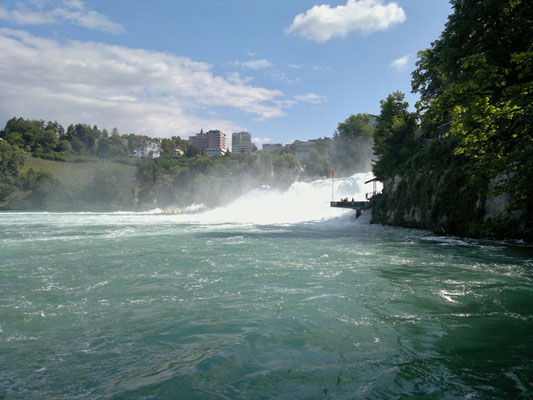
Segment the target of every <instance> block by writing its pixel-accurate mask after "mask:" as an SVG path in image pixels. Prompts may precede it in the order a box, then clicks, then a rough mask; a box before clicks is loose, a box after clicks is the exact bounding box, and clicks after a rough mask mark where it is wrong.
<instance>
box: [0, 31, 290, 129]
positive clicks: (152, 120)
mask: <svg viewBox="0 0 533 400" xmlns="http://www.w3.org/2000/svg"><path fill="white" fill-rule="evenodd" d="M0 48H2V62H0V93H2V96H0V119H3V120H7V119H8V118H11V117H13V116H20V117H24V118H37V119H41V118H42V119H46V120H48V119H52V120H56V119H57V120H58V121H59V122H61V123H63V124H69V123H73V122H74V123H76V122H85V123H89V124H91V125H93V124H97V125H98V126H100V127H113V126H117V127H118V128H119V130H120V131H121V132H135V133H139V134H141V133H142V134H149V135H153V136H163V137H165V136H172V135H181V136H182V137H184V136H188V135H189V134H191V133H194V132H197V131H198V130H199V129H200V128H201V127H203V128H204V129H215V128H216V129H222V130H223V131H225V132H231V131H233V130H235V129H239V124H238V123H235V122H232V121H229V120H225V119H223V118H217V117H216V116H218V115H220V114H218V113H216V112H217V111H220V110H223V109H225V108H227V107H230V108H233V109H237V110H240V111H242V112H244V113H247V114H250V115H252V116H254V117H255V118H256V119H259V120H266V119H269V118H274V117H279V116H283V115H285V109H286V108H287V107H289V106H291V105H292V104H293V103H289V102H288V100H287V98H286V97H285V96H284V94H283V93H282V92H281V91H279V90H271V89H266V88H262V87H255V86H252V85H250V84H249V80H246V79H241V78H240V77H239V75H238V74H232V75H231V76H229V77H222V76H217V75H214V74H213V72H212V70H211V66H210V65H209V64H207V63H203V62H197V61H194V60H191V59H189V58H185V57H178V56H174V55H171V54H167V53H162V52H156V51H149V50H142V49H132V48H127V47H121V46H111V45H107V44H104V43H92V42H79V41H70V42H67V43H60V42H58V41H55V40H52V39H45V38H41V37H36V36H33V35H31V34H29V33H27V32H25V31H19V30H11V29H5V28H0ZM291 101H292V100H291ZM211 112H215V113H216V114H215V117H212V118H208V117H203V116H200V115H212V114H210V113H211Z"/></svg>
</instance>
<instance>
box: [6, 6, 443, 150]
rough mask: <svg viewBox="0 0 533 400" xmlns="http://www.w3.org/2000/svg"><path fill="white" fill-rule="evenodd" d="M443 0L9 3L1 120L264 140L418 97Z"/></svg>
mask: <svg viewBox="0 0 533 400" xmlns="http://www.w3.org/2000/svg"><path fill="white" fill-rule="evenodd" d="M450 12H451V8H450V5H449V3H448V1H446V0H397V1H388V0H340V1H334V0H318V1H315V0H290V1H289V0H254V1H252V0H176V1H171V0H166V1H163V0H151V1H148V0H144V1H141V0H113V1H82V0H28V1H5V0H4V1H1V0H0V49H2V53H3V55H2V57H1V58H0V125H1V126H2V127H3V126H4V125H5V122H6V121H7V120H8V119H9V118H11V117H13V116H17V117H23V118H31V119H44V120H57V121H59V122H61V123H62V124H64V125H68V124H69V123H78V122H81V123H88V124H90V125H98V127H100V128H107V129H108V130H111V129H112V128H113V127H117V128H118V129H119V131H120V132H121V133H131V132H134V133H138V134H147V135H149V136H155V137H170V136H174V135H176V136H181V137H182V138H186V137H188V136H189V135H191V134H195V133H196V132H198V131H199V130H200V129H204V130H208V129H221V130H223V131H224V132H226V133H227V134H231V132H233V131H237V130H247V131H249V132H250V133H251V134H252V137H253V138H254V139H255V141H256V143H257V144H258V145H259V147H260V145H261V144H262V143H265V142H272V143H278V142H281V143H284V144H287V143H291V142H293V141H294V140H296V139H300V140H307V139H313V138H317V137H324V136H328V137H330V136H332V134H333V132H334V130H335V128H336V126H337V124H338V123H339V122H341V121H343V120H344V119H346V118H347V117H348V116H349V115H350V114H356V113H360V112H367V113H371V114H378V113H379V101H380V100H381V99H384V98H385V97H386V96H387V95H388V94H389V93H391V92H393V91H395V90H401V91H403V92H404V93H406V98H407V100H408V101H409V103H410V104H411V105H414V102H415V101H416V100H417V97H416V95H413V94H411V93H410V73H411V71H412V70H413V68H414V65H415V62H416V53H417V51H419V50H421V49H424V48H427V47H428V46H429V45H430V43H431V42H432V41H433V40H435V39H437V38H438V37H439V35H440V32H441V31H442V29H443V28H444V24H445V22H446V20H447V16H448V15H449V14H450Z"/></svg>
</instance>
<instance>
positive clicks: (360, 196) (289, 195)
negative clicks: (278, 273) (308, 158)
mask: <svg viewBox="0 0 533 400" xmlns="http://www.w3.org/2000/svg"><path fill="white" fill-rule="evenodd" d="M371 178H372V173H370V172H368V173H360V174H355V175H352V176H351V177H349V178H335V182H334V184H335V200H336V201H339V200H341V198H345V197H348V198H349V199H350V200H351V199H352V198H354V200H356V201H361V200H364V199H365V192H369V191H371V187H370V185H365V184H364V182H365V181H367V180H369V179H371ZM331 185H332V182H331V179H324V180H318V181H314V182H296V183H294V184H292V185H291V187H290V188H289V189H288V190H287V191H285V192H280V191H278V190H274V189H270V188H269V187H263V188H261V189H256V190H252V191H251V192H249V193H247V194H246V195H244V196H242V197H240V198H238V199H237V200H235V201H233V202H231V203H229V204H227V205H226V206H224V207H220V208H216V209H213V210H210V211H207V212H204V213H201V214H193V215H177V216H170V218H176V219H179V220H180V221H191V222H200V223H241V224H242V223H244V224H285V223H288V224H292V223H298V222H305V221H321V220H326V219H330V218H335V217H339V216H341V215H343V214H347V213H353V211H349V210H346V209H339V208H331V207H330V201H331ZM365 186H368V187H365Z"/></svg>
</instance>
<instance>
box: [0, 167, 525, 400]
mask: <svg viewBox="0 0 533 400" xmlns="http://www.w3.org/2000/svg"><path fill="white" fill-rule="evenodd" d="M367 178H369V176H368V175H358V176H354V177H352V178H351V179H349V180H346V181H343V182H341V181H338V182H337V183H336V186H337V187H336V194H335V196H336V197H339V198H340V197H341V196H349V197H352V196H355V197H356V199H361V198H362V197H364V194H363V192H364V188H363V184H362V183H363V181H364V180H365V179H367ZM330 198H331V183H330V182H329V181H319V182H314V183H311V184H305V183H298V184H295V185H294V186H293V187H291V189H290V190H289V191H288V192H286V193H283V194H282V193H277V192H274V191H271V190H269V189H267V188H263V189H261V190H257V191H255V192H253V193H250V194H249V195H247V196H245V197H244V198H242V199H240V200H238V201H236V202H235V203H233V204H230V205H228V206H227V207H224V208H221V209H218V210H213V211H209V212H207V213H204V214H198V215H182V216H163V215H153V214H150V213H146V214H141V213H137V214H128V213H115V214H83V213H77V214H47V213H13V214H7V213H4V214H0V398H5V399H11V398H13V399H43V398H53V399H94V398H116V399H167V398H168V399H189V398H198V399H270V398H284V399H301V398H340V399H342V398H345V399H358V398H362V399H376V398H377V399H388V398H408V397H411V396H413V397H414V396H419V397H418V398H424V399H433V398H435V399H440V398H444V399H455V398H465V399H491V398H494V399H500V398H505V399H512V398H531V397H532V395H533V386H532V378H533V345H532V343H533V286H532V279H533V249H532V248H531V247H530V246H528V245H526V244H523V243H517V242H509V243H507V242H494V241H479V240H468V239H459V238H450V237H437V236H435V235H433V234H431V233H429V232H426V231H415V230H407V229H401V228H392V227H384V226H379V225H370V224H369V216H368V215H365V214H363V216H362V217H361V218H360V219H358V220H355V219H354V217H353V211H344V210H339V209H331V208H329V207H328V206H329V204H328V201H329V200H330ZM424 396H425V397H424Z"/></svg>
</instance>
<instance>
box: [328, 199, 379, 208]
mask: <svg viewBox="0 0 533 400" xmlns="http://www.w3.org/2000/svg"><path fill="white" fill-rule="evenodd" d="M368 204H370V202H369V201H332V202H330V206H331V207H340V208H351V209H353V210H357V209H360V208H364V207H366V206H367V205H368Z"/></svg>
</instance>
